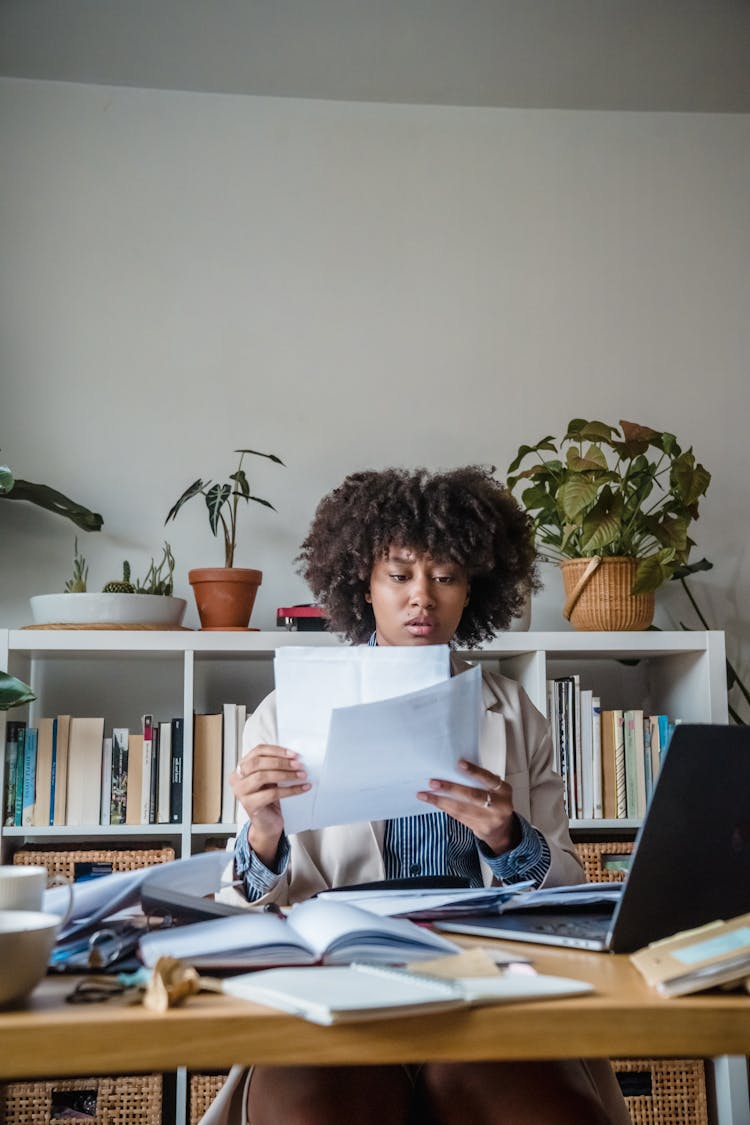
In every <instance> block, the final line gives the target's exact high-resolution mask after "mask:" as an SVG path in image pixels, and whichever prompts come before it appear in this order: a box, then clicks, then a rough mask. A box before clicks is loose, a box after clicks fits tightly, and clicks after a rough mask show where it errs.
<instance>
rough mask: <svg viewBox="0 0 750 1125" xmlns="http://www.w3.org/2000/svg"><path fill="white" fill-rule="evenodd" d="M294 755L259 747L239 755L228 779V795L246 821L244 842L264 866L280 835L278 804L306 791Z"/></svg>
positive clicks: (304, 775) (281, 749)
mask: <svg viewBox="0 0 750 1125" xmlns="http://www.w3.org/2000/svg"><path fill="white" fill-rule="evenodd" d="M306 779H307V772H306V771H305V769H304V767H303V765H302V762H301V761H300V759H299V756H298V754H297V753H296V752H295V751H294V750H286V749H285V748H284V747H283V746H267V745H265V744H264V743H261V745H259V746H254V747H253V749H252V750H250V751H248V753H247V754H245V755H243V757H242V758H241V759H240V761H239V762H238V763H237V769H236V770H235V771H234V772H233V773H232V775H231V777H230V783H231V786H232V791H233V792H234V795H235V797H236V798H237V800H238V801H239V803H240V804H241V805H242V807H243V809H244V810H245V812H246V813H247V815H248V817H249V818H250V828H249V831H248V842H249V844H250V847H251V848H252V849H253V851H254V852H255V854H256V855H257V856H258V858H259V859H260V860H262V862H263V863H265V864H266V865H270V864H271V863H273V860H274V857H275V856H276V851H277V849H278V846H279V840H280V839H281V834H282V832H283V831H284V815H283V813H282V811H281V801H282V799H283V798H285V797H295V796H297V795H298V794H299V793H306V792H307V790H308V789H309V788H310V785H309V783H308V782H307V780H306Z"/></svg>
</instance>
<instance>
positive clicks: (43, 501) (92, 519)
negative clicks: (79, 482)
mask: <svg viewBox="0 0 750 1125" xmlns="http://www.w3.org/2000/svg"><path fill="white" fill-rule="evenodd" d="M0 500H28V501H29V503H31V504H36V505H37V507H38V508H46V510H47V511H48V512H55V513H56V514H57V515H58V516H64V517H65V518H66V519H69V520H71V521H72V522H73V523H74V524H75V525H76V527H80V528H81V529H82V530H83V531H99V530H100V529H101V527H102V524H103V523H104V520H103V519H102V517H101V516H100V515H99V513H98V512H92V511H90V510H89V509H88V508H84V507H83V505H82V504H78V503H76V501H75V500H71V499H70V497H69V496H65V495H64V494H63V493H62V492H58V491H57V489H55V488H50V487H49V485H47V484H33V483H32V482H31V481H28V480H17V481H16V482H15V484H14V485H13V488H12V490H11V491H10V492H5V493H0Z"/></svg>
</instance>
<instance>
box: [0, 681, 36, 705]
mask: <svg viewBox="0 0 750 1125" xmlns="http://www.w3.org/2000/svg"><path fill="white" fill-rule="evenodd" d="M35 699H36V696H35V695H34V692H33V691H32V690H31V688H30V687H29V685H28V684H25V683H24V682H23V680H17V679H16V677H15V676H11V675H9V673H8V672H0V711H8V710H9V709H10V708H11V707H20V706H21V704H23V703H31V702H32V701H33V700H35Z"/></svg>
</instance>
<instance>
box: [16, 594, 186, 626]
mask: <svg viewBox="0 0 750 1125" xmlns="http://www.w3.org/2000/svg"><path fill="white" fill-rule="evenodd" d="M30 601H31V615H32V617H33V619H34V624H35V625H99V624H112V625H181V624H182V619H183V617H184V616H185V609H186V607H187V602H186V600H185V599H184V598H168V597H165V596H164V595H162V594H37V595H36V596H35V597H33V598H31V599H30Z"/></svg>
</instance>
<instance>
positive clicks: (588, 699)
mask: <svg viewBox="0 0 750 1125" xmlns="http://www.w3.org/2000/svg"><path fill="white" fill-rule="evenodd" d="M578 731H579V733H578V746H579V759H580V770H581V804H580V805H579V806H578V815H579V816H582V817H584V819H585V820H591V819H592V817H593V815H594V693H593V691H591V690H590V689H589V688H581V689H580V691H579V711H578Z"/></svg>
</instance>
